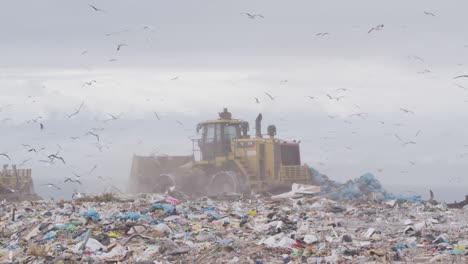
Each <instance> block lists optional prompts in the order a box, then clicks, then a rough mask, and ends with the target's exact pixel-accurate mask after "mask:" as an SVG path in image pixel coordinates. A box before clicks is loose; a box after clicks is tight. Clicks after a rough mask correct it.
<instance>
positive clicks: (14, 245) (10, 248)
mask: <svg viewBox="0 0 468 264" xmlns="http://www.w3.org/2000/svg"><path fill="white" fill-rule="evenodd" d="M18 248H20V246H19V245H18V244H13V245H9V246H8V249H9V250H15V249H18Z"/></svg>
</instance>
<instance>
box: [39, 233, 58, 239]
mask: <svg viewBox="0 0 468 264" xmlns="http://www.w3.org/2000/svg"><path fill="white" fill-rule="evenodd" d="M56 237H57V233H56V232H55V231H50V232H49V233H47V234H45V235H44V236H43V237H42V239H45V240H51V239H54V238H56Z"/></svg>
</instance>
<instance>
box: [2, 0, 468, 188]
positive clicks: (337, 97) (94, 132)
mask: <svg viewBox="0 0 468 264" xmlns="http://www.w3.org/2000/svg"><path fill="white" fill-rule="evenodd" d="M89 8H90V9H91V10H92V11H93V12H97V13H107V11H106V10H104V9H101V8H99V7H97V6H95V5H92V4H89ZM241 14H242V15H245V17H246V18H247V19H250V20H257V19H265V17H264V16H263V15H262V14H258V13H248V12H245V13H241ZM424 15H427V16H431V17H435V16H436V14H435V13H432V12H429V11H424ZM142 29H143V30H152V28H151V27H150V26H147V25H145V26H143V27H142ZM382 30H384V24H377V25H375V26H373V27H371V28H370V29H369V30H368V31H367V34H371V33H377V32H378V31H382ZM126 32H130V30H129V29H124V30H120V31H113V32H109V33H106V34H105V36H106V37H109V36H114V35H119V34H123V33H126ZM331 34H332V33H330V32H318V33H316V34H315V35H316V36H317V37H326V36H330V35H331ZM363 34H365V32H363ZM113 47H115V50H116V51H117V52H121V51H122V50H123V49H124V50H125V49H127V48H126V47H128V44H127V43H118V44H117V45H116V46H115V44H114V46H113ZM467 47H468V46H467ZM88 53H89V50H83V51H82V52H81V53H80V54H81V55H83V56H84V55H86V54H88ZM408 58H410V59H412V60H416V61H420V62H424V59H423V58H421V57H419V56H415V55H411V56H408ZM109 61H117V59H115V58H112V59H109ZM418 73H419V74H428V73H431V70H429V69H424V70H423V71H420V72H418ZM463 78H468V75H464V74H463V75H457V76H454V77H453V79H454V80H459V79H463ZM179 79H180V76H174V77H172V78H170V79H169V80H170V81H177V80H179ZM288 82H289V81H288V80H281V81H280V83H281V84H282V85H287V84H288ZM96 84H97V80H95V79H92V80H89V81H85V82H84V83H83V84H82V86H81V88H87V87H91V86H93V85H96ZM455 85H456V86H457V87H458V88H460V89H463V90H467V88H465V87H464V86H462V85H460V84H458V83H456V84H455ZM347 93H351V90H350V89H348V88H338V89H336V90H334V91H330V93H326V94H324V95H323V98H325V99H327V100H329V102H330V103H338V102H341V101H343V100H345V101H346V99H347V98H348V97H349V96H348V94H347ZM343 94H344V95H343ZM264 95H265V96H266V97H265V98H267V100H268V99H269V100H270V101H272V102H273V101H276V100H277V99H278V98H279V97H278V96H274V95H272V93H270V92H264ZM260 98H261V97H253V99H254V103H255V104H261V103H262V101H261V100H260ZM304 98H307V99H308V100H317V99H318V98H319V96H316V95H304ZM280 99H281V98H279V99H278V100H280ZM11 106H12V105H6V106H1V107H0V112H2V111H3V110H5V109H6V108H8V107H11ZM84 107H85V102H84V101H82V102H81V103H80V104H79V105H78V106H76V107H74V109H73V110H71V111H73V112H71V113H66V116H67V118H68V119H71V118H73V117H76V116H77V115H79V114H80V113H81V111H82V110H83V108H84ZM356 108H359V106H356ZM357 111H359V110H357ZM357 111H353V112H354V113H350V114H349V115H348V117H349V118H353V117H354V118H362V119H365V118H367V116H368V113H365V112H360V111H359V112H357ZM397 111H398V110H397ZM399 111H400V112H402V113H403V114H408V115H415V112H414V111H413V110H410V109H408V108H405V107H400V108H399ZM153 114H154V117H155V118H156V119H157V120H161V116H160V114H159V113H158V112H156V111H154V112H153ZM107 116H108V119H105V120H102V122H103V123H107V122H110V121H117V120H120V119H121V118H122V117H123V116H124V113H123V112H121V113H119V114H111V113H107ZM337 117H338V116H337V115H332V114H328V118H330V119H337ZM175 122H176V123H177V124H179V125H180V126H182V127H183V126H184V124H183V123H182V122H181V121H178V120H175ZM345 122H347V123H349V122H350V121H349V120H345ZM377 122H379V123H380V124H382V125H383V124H385V122H384V121H377ZM27 123H28V124H29V123H39V128H40V130H41V131H43V130H44V129H45V126H44V123H43V117H42V116H37V117H34V118H32V119H30V120H29V121H28V122H27ZM400 125H401V124H395V126H400ZM99 131H102V128H101V129H95V128H93V129H91V131H88V132H86V133H85V134H84V135H80V136H72V137H69V138H70V139H71V140H79V139H80V138H81V136H88V137H93V138H94V139H95V140H96V141H95V142H94V146H95V147H96V148H97V149H98V150H99V151H100V152H102V151H103V149H105V148H108V146H107V144H105V143H103V142H101V137H100V135H99V133H98V132H99ZM353 133H356V132H353ZM420 133H421V130H418V131H417V132H416V134H415V136H414V137H418V136H419V135H420ZM394 136H395V138H396V140H397V141H398V142H399V144H401V145H402V146H410V145H416V144H417V143H416V141H415V140H414V139H413V140H408V139H407V140H403V139H402V138H401V137H400V136H399V135H398V134H394ZM328 138H329V137H323V139H328ZM24 146H25V147H26V148H27V152H28V153H34V154H36V155H39V154H40V153H42V152H44V151H45V150H46V149H45V148H43V147H37V146H36V147H31V146H29V145H24ZM466 147H468V145H466ZM345 149H347V150H349V151H352V150H353V148H352V147H350V146H345ZM51 152H52V151H51ZM465 156H466V157H468V153H464V154H460V157H465ZM45 157H47V158H44V159H42V160H39V161H40V162H44V163H47V164H54V163H55V162H56V161H58V162H59V163H60V162H61V163H62V164H66V161H65V158H64V157H63V156H62V155H60V150H59V151H56V152H54V153H52V154H49V155H45ZM0 158H4V159H6V160H8V161H11V157H10V155H9V154H8V153H0ZM31 160H32V159H31V158H30V159H26V160H24V161H23V162H22V163H20V164H19V165H20V166H22V165H24V164H26V163H27V162H29V161H31ZM318 164H319V165H322V166H325V165H326V164H325V163H324V162H318ZM409 164H410V165H411V166H416V165H417V162H415V161H409ZM96 168H97V165H96V166H94V167H93V168H92V169H91V170H90V171H89V172H88V175H91V174H92V173H93V172H94V170H95V169H96ZM377 171H378V172H383V171H384V168H378V169H377ZM72 173H73V175H74V176H75V178H71V177H65V179H64V181H63V183H68V184H78V185H82V181H81V179H80V178H81V175H79V174H77V173H75V172H72ZM97 178H100V179H104V178H102V177H100V176H98V177H97ZM41 186H47V187H49V188H54V189H56V190H61V187H60V186H58V185H57V184H55V183H46V184H43V185H41Z"/></svg>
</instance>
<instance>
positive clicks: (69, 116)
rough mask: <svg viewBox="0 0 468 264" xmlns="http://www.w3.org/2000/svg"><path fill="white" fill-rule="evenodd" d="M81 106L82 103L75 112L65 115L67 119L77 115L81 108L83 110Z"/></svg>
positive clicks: (82, 103) (82, 104)
mask: <svg viewBox="0 0 468 264" xmlns="http://www.w3.org/2000/svg"><path fill="white" fill-rule="evenodd" d="M83 106H84V102H81V104H80V106H79V107H78V108H77V109H76V110H75V112H73V113H71V114H67V116H68V118H72V117H73V116H75V115H77V114H79V113H80V111H81V108H83Z"/></svg>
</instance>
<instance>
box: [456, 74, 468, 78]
mask: <svg viewBox="0 0 468 264" xmlns="http://www.w3.org/2000/svg"><path fill="white" fill-rule="evenodd" d="M459 78H468V75H467V74H464V75H458V76H456V77H453V79H459Z"/></svg>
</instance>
